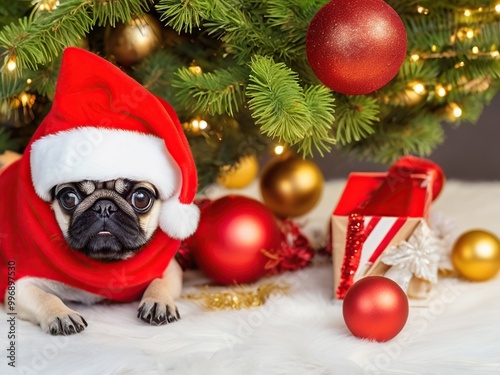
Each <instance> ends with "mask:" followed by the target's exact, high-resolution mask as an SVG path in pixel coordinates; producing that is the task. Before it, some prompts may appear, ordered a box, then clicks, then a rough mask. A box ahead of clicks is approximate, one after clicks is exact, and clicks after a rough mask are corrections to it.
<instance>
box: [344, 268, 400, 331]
mask: <svg viewBox="0 0 500 375" xmlns="http://www.w3.org/2000/svg"><path fill="white" fill-rule="evenodd" d="M408 310H409V307H408V297H407V296H406V294H405V292H404V291H403V289H401V287H400V286H399V285H398V284H396V283H395V282H394V281H392V280H391V279H388V278H386V277H383V276H368V277H365V278H362V279H361V280H359V281H357V282H356V283H354V284H353V285H352V286H351V287H350V288H349V290H348V291H347V294H346V295H345V298H344V304H343V306H342V313H343V315H344V320H345V323H346V325H347V328H349V330H350V331H351V332H352V334H353V335H354V336H357V337H359V338H364V339H369V340H376V341H388V340H390V339H392V338H394V337H395V336H396V335H397V334H398V333H399V332H401V330H402V329H403V327H404V325H405V324H406V321H407V319H408Z"/></svg>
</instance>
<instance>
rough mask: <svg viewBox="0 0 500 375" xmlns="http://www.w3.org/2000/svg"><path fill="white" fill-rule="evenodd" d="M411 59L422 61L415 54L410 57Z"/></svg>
mask: <svg viewBox="0 0 500 375" xmlns="http://www.w3.org/2000/svg"><path fill="white" fill-rule="evenodd" d="M410 59H411V61H418V60H419V59H420V56H419V55H417V54H416V53H415V54H413V55H411V56H410Z"/></svg>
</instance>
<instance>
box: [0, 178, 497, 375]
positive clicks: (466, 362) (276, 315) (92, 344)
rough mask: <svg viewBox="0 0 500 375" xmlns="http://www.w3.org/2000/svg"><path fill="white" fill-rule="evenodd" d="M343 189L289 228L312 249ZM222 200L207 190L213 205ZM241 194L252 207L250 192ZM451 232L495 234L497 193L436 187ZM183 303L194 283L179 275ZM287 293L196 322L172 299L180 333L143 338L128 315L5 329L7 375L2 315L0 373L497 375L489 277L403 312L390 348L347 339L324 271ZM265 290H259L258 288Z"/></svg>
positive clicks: (492, 187)
mask: <svg viewBox="0 0 500 375" xmlns="http://www.w3.org/2000/svg"><path fill="white" fill-rule="evenodd" d="M342 187H343V182H342V181H334V182H330V183H328V184H327V186H326V190H325V193H324V196H323V200H322V202H321V203H320V205H319V206H318V207H317V208H316V209H315V210H314V211H313V212H311V213H310V215H308V216H307V217H305V218H301V220H300V222H302V223H305V224H306V230H307V233H309V235H310V236H311V237H314V239H315V240H318V239H319V240H321V238H323V235H324V233H325V228H326V225H327V222H328V217H329V214H330V212H331V210H332V209H333V207H334V205H335V204H336V201H337V199H338V197H339V194H340V192H341V190H342ZM226 193H227V192H225V191H221V190H214V191H211V192H210V197H211V198H214V197H217V196H220V195H223V194H226ZM243 193H245V194H247V195H253V196H255V197H257V196H258V193H257V187H256V185H253V186H251V187H250V188H249V189H247V190H246V191H244V192H243ZM433 209H434V210H435V211H440V212H443V213H444V214H445V215H446V216H448V217H450V218H452V219H454V220H455V222H456V224H457V226H458V227H459V229H460V230H466V229H470V228H483V229H488V230H490V231H492V232H494V233H496V234H497V235H500V183H460V182H456V181H451V182H448V183H447V186H446V187H445V190H444V193H443V195H442V196H441V197H440V198H439V200H438V201H437V202H436V204H435V205H434V206H433ZM185 278H186V285H185V288H184V293H185V294H186V293H189V292H193V291H197V289H196V288H195V287H194V285H197V284H203V282H204V279H203V276H201V275H200V274H198V273H196V272H190V273H187V274H186V275H185ZM283 280H286V282H287V283H288V284H290V285H291V286H292V289H291V291H290V292H289V293H288V294H287V295H284V296H275V297H272V298H271V299H270V300H269V301H268V302H267V303H266V304H265V305H264V306H262V307H259V308H254V309H251V310H241V311H218V312H205V311H203V310H202V309H201V308H199V307H198V306H196V305H195V304H193V303H192V302H191V301H188V300H180V301H178V307H179V310H180V312H181V315H182V320H181V321H180V322H177V323H174V324H171V325H167V326H162V327H151V326H148V325H146V324H144V323H142V322H141V321H139V320H138V319H137V318H136V317H135V313H136V304H124V305H97V306H79V305H73V306H72V307H73V308H75V309H77V310H78V311H79V312H80V313H81V314H82V315H83V316H84V317H85V319H86V320H87V322H88V323H89V326H88V328H87V329H86V330H85V331H84V332H83V333H81V334H79V335H73V336H67V337H52V336H49V335H46V334H43V333H42V332H41V331H40V328H39V327H35V326H32V325H31V324H29V323H26V322H23V321H19V320H18V321H17V327H16V334H17V343H16V355H17V358H16V368H15V369H12V368H10V367H9V366H8V365H7V363H8V359H7V358H6V357H7V348H8V347H9V344H8V341H9V340H8V339H7V334H8V324H7V315H5V313H1V314H2V318H1V319H0V344H1V345H0V347H1V348H2V351H1V353H2V355H1V356H0V373H1V374H10V373H20V374H50V375H55V374H73V375H77V374H121V375H124V374H143V375H146V374H207V375H208V374H217V375H223V374H287V375H288V374H314V375H316V374H317V375H320V374H348V375H350V374H432V375H438V374H443V375H445V374H500V275H499V276H497V277H496V278H495V279H494V280H491V281H488V282H483V283H470V282H466V281H463V280H458V279H454V278H449V279H442V280H440V282H439V285H438V287H437V288H436V290H435V292H434V294H433V299H432V300H431V303H430V305H429V307H427V308H411V310H410V317H409V320H408V323H407V325H406V327H405V328H404V330H403V331H402V332H401V333H400V335H399V336H397V337H396V338H395V339H393V340H392V341H389V342H386V343H376V342H369V341H366V340H360V339H357V338H355V337H353V336H352V335H351V334H350V333H349V331H348V330H347V328H346V327H345V325H344V321H343V318H342V314H341V304H340V303H338V302H337V303H333V302H332V300H331V297H332V293H333V288H332V267H331V265H330V264H329V263H325V262H323V263H322V262H319V264H316V265H315V266H314V267H312V268H309V269H307V270H303V271H300V272H296V273H291V274H287V275H283V276H280V277H278V279H277V280H275V281H276V282H281V281H283ZM265 281H269V280H265Z"/></svg>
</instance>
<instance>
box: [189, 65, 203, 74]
mask: <svg viewBox="0 0 500 375" xmlns="http://www.w3.org/2000/svg"><path fill="white" fill-rule="evenodd" d="M189 71H190V72H191V73H193V74H194V75H197V76H201V74H202V73H203V70H202V69H201V66H198V65H191V66H190V67H189Z"/></svg>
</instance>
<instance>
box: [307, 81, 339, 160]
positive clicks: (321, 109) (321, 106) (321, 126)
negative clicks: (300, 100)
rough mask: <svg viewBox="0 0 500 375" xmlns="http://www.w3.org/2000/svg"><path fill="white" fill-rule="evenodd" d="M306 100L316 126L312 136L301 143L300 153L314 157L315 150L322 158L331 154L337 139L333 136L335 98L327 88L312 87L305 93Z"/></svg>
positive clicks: (311, 130) (313, 127)
mask: <svg viewBox="0 0 500 375" xmlns="http://www.w3.org/2000/svg"><path fill="white" fill-rule="evenodd" d="M304 99H305V103H306V105H307V107H308V108H309V111H310V114H311V118H312V119H313V121H314V126H312V127H311V129H310V134H309V135H308V136H306V137H305V138H304V139H302V140H301V141H299V147H298V151H299V152H301V153H302V154H303V155H312V154H313V148H315V149H316V150H317V151H318V152H319V154H320V155H321V156H323V155H324V153H325V152H330V151H331V148H332V145H334V144H335V143H336V139H335V138H334V137H333V135H332V123H333V122H334V120H335V117H334V116H333V113H334V112H335V110H334V107H335V106H334V104H333V103H334V100H335V99H334V98H333V95H332V92H331V91H330V90H329V89H328V88H326V87H325V86H322V85H318V86H310V87H308V88H306V90H305V91H304Z"/></svg>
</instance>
